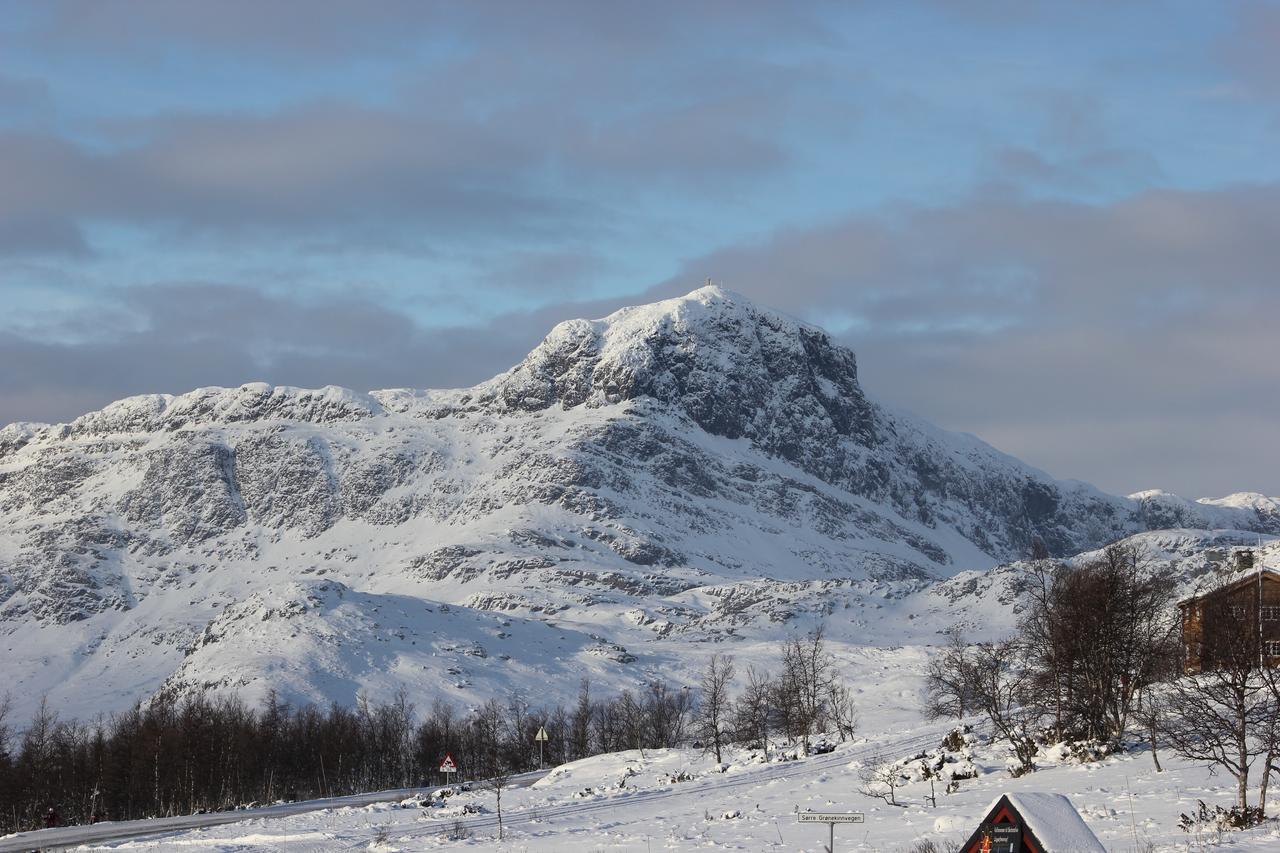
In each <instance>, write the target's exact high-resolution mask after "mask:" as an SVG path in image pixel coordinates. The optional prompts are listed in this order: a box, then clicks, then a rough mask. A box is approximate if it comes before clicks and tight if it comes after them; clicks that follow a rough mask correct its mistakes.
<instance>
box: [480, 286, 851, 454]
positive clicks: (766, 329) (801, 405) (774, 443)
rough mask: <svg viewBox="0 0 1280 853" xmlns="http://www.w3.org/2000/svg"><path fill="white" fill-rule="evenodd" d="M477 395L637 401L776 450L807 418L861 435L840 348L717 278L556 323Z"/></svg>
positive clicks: (786, 445)
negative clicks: (594, 316)
mask: <svg viewBox="0 0 1280 853" xmlns="http://www.w3.org/2000/svg"><path fill="white" fill-rule="evenodd" d="M478 390H479V392H480V398H481V400H482V401H486V402H490V403H492V404H494V405H496V406H497V407H499V408H500V409H503V410H525V411H537V410H541V409H546V408H550V407H552V406H556V405H559V406H561V407H563V408H566V409H568V408H573V407H576V406H580V405H587V406H606V405H613V404H618V403H625V402H629V401H632V400H638V399H640V398H648V399H652V400H656V401H659V402H663V403H668V404H671V405H673V406H675V407H676V408H677V409H679V410H682V411H683V413H684V414H686V415H688V416H689V417H690V418H692V419H693V420H694V421H695V422H696V423H697V424H698V425H699V426H701V427H702V428H703V429H705V430H706V431H707V432H710V433H713V434H716V435H723V436H726V437H729V438H739V437H747V438H752V439H755V440H757V441H759V442H760V443H762V444H764V445H765V446H767V447H770V448H771V449H772V450H774V451H776V452H778V453H780V454H781V455H783V456H789V455H790V453H789V452H788V451H789V450H794V447H793V445H794V443H795V442H797V441H800V440H801V436H802V435H807V436H809V438H812V437H813V430H814V427H815V425H817V427H818V431H819V432H820V433H824V434H825V433H827V432H830V433H833V434H841V435H849V434H851V433H859V434H862V435H864V437H865V436H866V435H868V434H869V432H870V430H871V423H870V422H871V407H870V404H869V403H868V402H867V401H866V399H865V397H864V396H863V393H862V389H861V388H860V387H859V385H858V378H857V361H856V359H855V357H854V354H853V352H852V351H851V350H849V349H847V348H845V347H842V346H839V345H837V344H836V343H834V342H833V341H832V340H831V338H830V336H828V335H827V333H826V332H824V331H823V330H821V329H819V328H817V327H814V326H810V325H808V324H806V323H802V322H800V321H799V320H795V319H793V318H791V317H787V316H786V315H784V314H781V313H778V312H775V311H770V310H768V309H763V308H760V307H758V306H756V305H755V303H753V302H752V301H751V300H750V299H748V298H747V297H745V296H742V295H741V294H738V293H734V292H733V291H731V290H727V289H725V288H722V287H720V286H718V285H707V286H705V287H700V288H698V289H697V290H694V291H692V292H691V293H688V294H686V295H685V296H681V297H677V298H675V299H666V300H663V301H660V302H655V303H652V304H649V305H639V306H635V307H631V308H623V309H621V310H618V311H615V312H614V313H612V314H610V315H609V316H607V317H605V318H603V319H599V320H569V321H567V322H564V323H560V324H559V325H557V326H556V327H555V328H554V329H552V330H551V333H550V334H549V335H547V337H546V338H545V339H544V340H543V341H542V343H541V344H539V345H538V346H537V347H536V348H535V349H534V350H533V352H531V353H530V354H529V355H528V357H527V358H525V360H524V361H523V362H522V363H521V364H519V365H517V366H516V367H515V368H513V369H512V370H510V371H508V372H507V373H505V374H503V375H501V376H499V377H496V378H495V379H494V380H492V381H491V382H489V383H486V384H485V385H484V386H481V388H480V389H478ZM766 435H767V436H768V437H769V438H768V440H765V439H766ZM819 440H821V439H819Z"/></svg>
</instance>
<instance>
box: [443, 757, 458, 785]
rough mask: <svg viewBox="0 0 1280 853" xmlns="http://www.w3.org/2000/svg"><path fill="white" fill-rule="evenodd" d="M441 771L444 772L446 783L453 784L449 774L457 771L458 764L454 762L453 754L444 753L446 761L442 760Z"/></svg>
mask: <svg viewBox="0 0 1280 853" xmlns="http://www.w3.org/2000/svg"><path fill="white" fill-rule="evenodd" d="M440 772H441V773H443V774H444V783H445V784H446V785H452V784H453V783H452V782H450V781H449V774H450V773H457V772H458V765H457V764H455V763H454V761H453V756H452V755H450V754H449V753H447V752H446V753H445V754H444V761H441V762H440Z"/></svg>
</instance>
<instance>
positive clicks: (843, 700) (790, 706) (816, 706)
mask: <svg viewBox="0 0 1280 853" xmlns="http://www.w3.org/2000/svg"><path fill="white" fill-rule="evenodd" d="M824 634H825V626H823V625H822V624H819V625H818V626H817V627H815V628H814V629H813V630H812V631H810V632H809V633H808V634H807V635H806V636H805V637H803V638H801V637H792V638H790V639H788V640H786V641H785V642H784V643H783V645H782V674H781V675H780V676H779V677H778V681H777V683H776V684H775V686H774V691H773V694H774V696H773V700H774V701H773V705H774V709H775V712H776V713H778V714H779V717H780V721H782V722H783V724H784V728H785V731H786V733H787V736H788V737H795V736H797V735H798V736H799V737H800V739H801V740H802V741H803V743H804V747H805V749H806V750H807V749H808V748H809V736H810V735H811V734H813V733H814V732H815V731H820V730H823V729H825V728H826V727H827V726H828V724H830V723H832V722H836V724H837V728H839V729H840V730H841V732H840V733H841V737H844V736H845V733H846V732H848V731H852V726H853V724H854V722H855V720H856V715H855V714H854V710H853V702H852V699H851V697H850V695H849V693H848V691H847V690H846V689H844V685H843V683H842V682H841V681H840V678H839V675H838V673H837V670H836V660H835V656H834V655H832V654H831V652H829V651H828V650H827V645H826V641H825V639H824ZM836 702H838V703H839V704H840V711H839V714H838V715H835V716H838V717H839V718H840V719H839V721H838V722H837V720H836V719H835V716H833V704H834V703H836Z"/></svg>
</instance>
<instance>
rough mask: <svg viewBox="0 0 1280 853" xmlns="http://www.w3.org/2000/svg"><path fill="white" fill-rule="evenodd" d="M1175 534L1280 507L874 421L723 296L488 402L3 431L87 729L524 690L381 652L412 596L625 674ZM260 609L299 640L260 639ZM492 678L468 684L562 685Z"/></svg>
mask: <svg viewBox="0 0 1280 853" xmlns="http://www.w3.org/2000/svg"><path fill="white" fill-rule="evenodd" d="M1246 498H1247V499H1246ZM1174 524H1176V525H1177V526H1182V527H1191V526H1194V527H1219V528H1241V529H1249V530H1260V531H1270V532H1280V507H1278V505H1277V502H1276V501H1274V500H1272V499H1268V498H1264V497H1262V496H1243V497H1240V496H1238V497H1237V498H1235V499H1228V500H1224V501H1221V502H1217V503H1203V502H1198V503H1193V502H1188V501H1183V500H1181V499H1179V498H1176V497H1174V496H1171V495H1164V494H1163V493H1144V494H1142V495H1137V496H1133V497H1131V498H1120V497H1112V496H1108V495H1104V494H1102V493H1100V492H1098V491H1097V490H1095V489H1093V488H1091V487H1088V486H1086V485H1082V484H1075V483H1070V484H1068V483H1061V482H1057V481H1054V480H1052V479H1051V478H1049V477H1048V476H1046V475H1045V474H1043V473H1041V472H1039V471H1036V470H1034V469H1031V468H1029V467H1027V466H1025V465H1023V464H1021V463H1019V462H1018V461H1017V460H1014V459H1011V458H1010V457H1007V456H1005V455H1003V454H1000V453H998V452H997V451H995V450H993V449H991V448H990V447H988V446H986V445H984V444H982V443H981V442H979V441H977V440H976V439H973V438H971V437H966V436H957V435H953V434H948V433H945V432H942V431H940V430H937V429H935V428H933V427H931V426H929V425H928V424H925V423H922V422H919V421H917V420H914V419H911V418H907V417H904V416H901V415H897V414H894V413H892V412H890V411H888V410H886V409H884V408H882V407H881V406H879V405H877V404H876V403H874V402H872V401H870V400H869V399H868V398H867V397H866V396H865V395H864V393H863V392H862V389H861V387H860V386H859V384H858V377H857V365H856V360H855V358H854V355H853V353H852V352H850V351H849V350H847V349H844V348H842V347H840V346H838V345H836V344H835V343H834V342H832V341H831V339H830V338H829V337H828V336H827V335H826V334H825V333H824V332H823V331H821V330H820V329H816V328H814V327H811V326H808V325H805V324H802V323H799V322H797V321H794V320H791V319H789V318H787V317H784V316H782V315H779V314H776V313H773V312H770V311H767V310H763V309H760V308H758V307H756V306H754V305H752V304H751V303H750V302H749V301H747V300H745V299H743V298H741V297H739V296H736V295H734V294H731V293H728V292H726V291H722V290H720V289H718V288H703V289H701V290H698V291H695V292H693V293H691V294H689V295H688V296H686V297H683V298H681V299H677V300H670V301H667V302H662V303H657V304H655V305H649V306H642V307H638V308H631V309H625V310H623V311H620V312H618V313H616V314H614V315H611V316H610V317H608V318H605V319H603V320H596V321H585V320H575V321H570V322H567V323H562V324H560V325H559V326H557V327H556V328H555V329H554V330H553V331H552V332H551V334H550V335H548V337H547V338H546V340H545V341H543V343H542V344H540V345H539V346H538V347H537V348H536V349H535V350H534V351H533V352H532V353H530V355H529V356H528V357H527V358H526V359H525V360H524V361H523V362H522V363H521V364H520V365H518V366H516V367H515V368H513V369H512V370H511V371H508V372H507V373H505V374H503V375H501V376H498V377H495V378H494V379H492V380H490V381H489V382H486V383H484V384H482V385H480V386H477V387H476V388H471V389H465V390H459V391H425V392H419V391H406V390H397V391H380V392H373V393H370V394H367V395H365V394H357V393H354V392H351V391H346V390H344V389H338V388H325V389H320V390H316V391H308V390H300V389H294V388H273V387H270V386H266V385H261V384H255V385H245V386H242V387H240V388H234V389H222V388H214V389H201V390H198V391H194V392H191V393H189V394H184V395H182V396H179V397H171V396H166V395H151V396H145V397H137V398H132V399H129V400H124V401H121V402H119V403H115V404H113V405H111V406H108V407H107V408H106V409H103V410H102V411H100V412H95V413H92V414H88V415H85V416H84V417H82V418H79V419H77V420H76V421H75V422H73V423H71V424H68V425H59V426H40V425H31V424H17V425H11V426H10V427H6V428H5V429H4V430H0V648H3V649H5V650H6V655H5V659H4V660H5V662H4V664H3V665H2V667H3V670H2V674H3V675H4V676H6V678H7V679H8V680H9V681H10V682H11V683H15V684H16V686H18V687H19V688H20V689H21V690H22V691H23V692H24V693H25V694H27V695H33V696H38V695H39V694H40V693H41V692H43V691H49V690H53V691H55V697H56V695H57V694H56V691H57V690H61V689H65V690H66V693H67V695H71V694H72V693H75V695H77V696H78V697H80V698H82V699H84V701H85V702H87V703H88V707H91V708H94V707H102V706H103V704H104V703H105V704H106V705H108V706H110V705H112V704H115V705H119V704H123V703H127V702H129V701H133V700H136V699H137V698H139V697H141V696H144V695H146V694H147V693H149V692H151V691H153V690H155V689H157V688H158V687H159V686H160V685H161V684H162V683H164V682H165V681H166V679H169V685H168V686H169V688H170V689H184V688H190V687H192V686H199V685H206V686H223V687H229V686H233V685H235V686H238V687H239V688H242V689H246V690H248V691H250V692H252V691H254V690H265V689H266V687H268V686H271V685H272V683H274V682H280V683H286V684H290V685H295V686H296V690H295V693H296V695H297V696H298V697H304V698H316V697H331V698H337V699H340V700H347V701H349V700H350V698H351V697H352V696H353V695H354V691H355V690H356V689H359V688H360V687H361V686H362V685H369V684H381V683H383V682H385V681H386V680H387V679H388V678H389V677H390V676H389V675H388V674H389V673H399V674H400V675H399V676H397V677H401V676H402V677H403V678H404V679H407V681H408V686H410V687H411V688H412V689H417V690H419V691H420V692H423V693H430V692H432V691H433V690H437V689H439V686H440V685H451V687H450V688H449V689H451V690H456V691H463V695H471V694H468V693H467V692H466V691H479V692H475V693H474V696H472V698H480V697H481V696H482V694H483V693H484V691H489V693H490V694H491V693H492V690H493V689H495V688H494V687H493V685H494V684H496V683H498V682H500V681H501V679H497V681H495V680H494V677H491V675H492V673H490V674H489V675H486V676H485V677H480V675H479V674H478V673H477V672H473V673H472V675H471V676H468V677H464V678H459V677H458V676H457V675H456V674H452V673H450V672H449V668H450V667H452V668H458V667H459V666H461V664H459V663H458V662H456V661H454V662H452V663H447V664H446V663H445V660H446V657H447V656H445V655H443V653H441V654H438V655H437V654H431V655H426V656H424V654H423V649H421V648H418V647H417V645H416V641H415V640H414V639H413V637H409V638H408V639H403V638H402V639H403V642H401V641H397V642H396V643H394V644H392V647H390V650H386V649H384V650H383V652H379V653H378V654H373V653H372V652H370V654H368V655H365V656H363V657H362V656H361V655H360V654H359V653H358V649H356V647H357V646H362V645H368V644H369V643H373V642H376V641H375V640H372V639H368V638H369V637H375V636H377V634H378V629H377V627H376V626H377V625H378V624H379V623H378V619H377V618H376V616H374V615H373V614H374V613H376V612H378V609H379V607H381V606H383V605H382V604H380V602H387V601H390V602H394V607H395V608H396V609H397V610H398V612H401V613H403V614H407V615H404V616H403V617H402V618H401V621H404V622H405V624H411V625H413V626H417V627H415V628H413V629H412V631H410V633H412V632H413V631H423V630H427V629H426V628H424V627H423V626H424V625H428V624H434V623H433V620H434V621H440V620H441V619H443V618H444V617H441V616H439V615H438V614H439V613H441V612H446V613H447V612H450V611H448V610H444V611H441V610H440V608H441V607H446V608H447V607H452V608H454V612H455V613H457V612H462V613H467V614H473V615H474V619H472V618H471V616H468V617H467V618H466V619H462V620H460V621H459V620H456V619H455V620H454V621H455V622H457V623H458V624H459V625H463V624H471V622H473V621H474V622H475V623H476V624H481V623H484V624H486V625H487V624H488V623H487V622H486V621H485V620H486V619H487V618H488V617H486V616H485V615H484V614H495V615H496V616H498V617H501V618H502V619H517V620H522V621H521V623H520V624H532V623H547V624H549V625H554V626H560V629H562V630H563V631H571V632H572V633H571V634H565V637H585V638H586V639H582V640H569V639H565V638H564V637H561V638H560V639H555V638H551V637H550V635H548V638H546V639H545V643H544V644H545V647H546V648H547V649H556V650H557V651H556V654H558V655H559V657H558V658H557V660H562V661H564V662H566V663H565V665H566V667H567V668H568V669H570V670H573V671H581V672H582V673H586V674H591V675H593V676H594V677H595V678H596V679H597V680H599V681H603V682H605V683H619V684H630V683H635V682H637V681H641V680H643V679H645V678H648V677H653V676H656V675H659V674H667V673H670V672H671V671H672V667H673V666H677V668H678V661H679V660H680V659H682V654H683V650H684V649H686V648H687V644H688V643H690V642H693V641H705V640H708V639H713V640H714V639H719V640H725V639H726V638H729V639H730V640H733V641H739V640H738V639H735V638H741V640H740V641H742V642H749V641H751V640H753V639H767V638H769V637H772V636H773V635H774V634H776V633H777V632H779V631H786V630H790V627H789V626H791V625H792V624H793V622H794V621H795V619H796V618H797V617H802V616H805V615H806V614H809V615H812V614H814V613H820V612H831V611H832V610H833V608H835V607H836V606H837V605H838V604H840V603H843V605H844V606H848V605H849V604H850V603H851V602H852V603H854V604H857V603H862V602H866V601H868V600H871V599H883V598H885V597H886V596H887V597H890V598H893V597H900V596H903V595H907V594H910V593H911V592H913V591H916V590H919V589H922V588H924V587H926V586H928V585H930V584H931V583H933V582H934V581H935V580H937V579H939V578H943V577H947V576H950V575H952V574H954V573H956V572H958V571H961V570H966V569H980V568H985V567H989V566H991V565H994V564H995V563H997V562H1000V561H1003V560H1008V559H1012V558H1016V557H1018V556H1021V555H1023V554H1024V553H1025V552H1026V550H1027V548H1028V546H1029V544H1030V542H1031V541H1032V538H1033V537H1040V538H1041V539H1043V540H1044V541H1045V543H1047V545H1048V546H1049V548H1050V549H1051V550H1052V551H1054V552H1055V553H1059V554H1072V553H1076V552H1078V551H1083V550H1086V549H1088V548H1092V547H1097V546H1098V545H1101V544H1103V543H1104V542H1106V541H1109V540H1111V539H1114V538H1117V537H1119V536H1122V535H1126V534H1130V533H1134V532H1137V531H1140V530H1145V529H1149V528H1153V527H1163V526H1173V525H1174ZM316 584H320V586H316ZM317 590H320V591H321V592H323V593H324V594H323V595H319V593H317V592H316V591H317ZM317 595H319V599H317V598H316V596H317ZM335 596H336V597H337V598H335ZM313 599H315V600H323V601H330V600H333V601H336V600H337V599H341V600H342V601H341V603H339V604H334V605H333V606H329V605H325V606H319V605H314V602H313ZM414 601H420V602H423V604H422V607H423V608H427V609H426V610H423V611H420V612H410V611H412V610H413V607H414V606H413V604H412V602H414ZM309 602H311V603H309ZM299 608H300V609H299ZM459 608H461V610H459ZM295 611H296V612H297V613H298V614H305V615H299V616H298V618H291V619H284V618H283V617H281V616H280V614H283V613H291V612H295ZM428 612H429V613H431V614H437V615H435V616H428V615H426V614H427V613H428ZM261 613H269V614H270V615H269V616H268V617H264V619H266V620H268V621H272V620H279V619H283V621H279V625H280V627H279V629H278V630H277V631H274V632H271V631H268V632H266V633H262V632H256V631H251V630H250V626H252V625H254V624H256V622H255V618H256V617H254V618H250V617H249V616H246V614H261ZM450 618H451V619H452V618H453V617H450ZM343 619H346V620H348V621H349V622H350V624H352V625H359V626H360V627H359V631H358V632H357V633H358V634H359V636H361V637H365V638H366V639H365V640H361V641H359V642H355V643H354V645H353V641H351V640H350V638H348V639H347V640H345V641H344V642H343V648H344V649H345V650H346V651H345V652H344V656H343V657H342V673H343V675H342V677H341V678H338V677H336V676H333V675H332V673H330V674H329V675H326V674H325V671H324V665H323V663H317V661H321V662H323V661H324V660H327V659H328V658H327V657H326V656H325V655H324V654H320V653H319V652H317V651H316V649H322V648H326V647H328V644H330V643H331V640H328V639H325V638H326V637H332V636H334V634H333V631H332V630H330V629H331V628H332V625H333V624H337V623H336V622H334V620H338V621H341V620H343ZM424 620H425V621H424ZM258 621H262V620H258ZM273 624H274V621H273ZM325 626H328V627H325ZM371 626H373V627H371ZM459 630H463V629H459ZM486 630H488V629H486ZM522 630H524V631H526V632H527V633H529V634H530V636H538V637H542V635H541V634H539V633H537V630H536V629H534V628H525V629H522ZM554 630H556V629H553V628H548V631H554ZM406 636H408V635H406ZM559 636H560V635H559V634H557V635H556V637H559ZM260 637H270V638H272V639H270V641H269V642H270V643H271V644H272V646H273V647H277V646H279V645H280V643H281V642H282V640H281V638H282V637H284V638H288V639H294V640H297V642H298V643H299V644H300V645H299V646H298V649H299V651H298V653H297V654H296V655H293V656H292V658H290V657H289V655H285V656H284V657H285V658H289V659H292V660H294V661H295V663H296V666H297V668H298V670H297V671H293V672H292V674H290V675H288V677H285V676H284V675H282V673H281V668H280V666H278V665H276V664H271V665H270V666H268V664H267V663H264V661H266V660H268V657H267V656H264V655H260V654H257V653H255V652H254V651H253V650H254V648H255V643H257V642H259V640H258V639H255V638H260ZM854 639H856V638H854ZM471 640H474V641H476V642H480V640H478V639H476V638H474V637H473V638H470V640H468V641H471ZM553 640H554V641H553ZM562 640H563V642H561V641H562ZM262 642H266V641H262ZM539 642H544V640H539ZM637 644H642V645H643V646H644V649H645V650H640V649H639V648H638V647H637ZM287 645H288V644H286V646H287ZM433 648H434V647H433ZM628 649H630V650H631V651H628ZM602 650H603V651H602ZM619 650H620V651H619ZM548 653H550V652H548ZM694 657H696V655H695V656H694ZM271 659H272V660H274V659H275V658H271ZM483 660H484V661H486V662H485V663H484V664H477V663H476V660H473V659H470V658H469V659H468V661H469V663H468V666H469V667H470V668H471V669H472V670H475V668H476V667H477V666H481V667H487V668H495V667H496V669H495V670H494V671H495V672H506V673H508V674H509V676H510V678H509V679H508V682H509V684H510V685H511V686H514V687H519V686H520V685H521V684H523V683H524V682H523V681H521V679H522V678H523V679H525V680H526V681H528V682H529V683H530V684H537V683H538V676H537V675H536V670H529V671H527V672H526V671H525V670H521V669H520V668H519V667H517V666H515V665H514V664H510V662H509V661H507V662H503V661H501V660H500V659H498V658H497V657H496V656H486V657H485V658H484V659H483ZM303 661H307V662H309V663H305V664H304V663H302V662H303ZM673 661H674V662H675V663H673ZM436 664H439V666H436ZM508 664H510V665H508ZM437 670H439V671H437ZM485 671H486V672H488V670H487V669H486V670H485ZM521 672H525V674H524V675H521V674H520V673H521ZM228 673H234V677H232V676H231V675H228ZM308 673H310V674H308ZM68 679H74V683H75V688H74V690H72V689H70V688H59V687H58V686H57V685H59V684H60V683H64V682H66V681H67V680H68ZM462 681H466V682H467V685H466V686H463V687H458V686H457V685H458V684H460V683H461V682H462ZM504 683H506V682H504ZM291 689H293V688H291Z"/></svg>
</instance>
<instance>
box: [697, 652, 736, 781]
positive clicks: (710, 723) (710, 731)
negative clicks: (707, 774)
mask: <svg viewBox="0 0 1280 853" xmlns="http://www.w3.org/2000/svg"><path fill="white" fill-rule="evenodd" d="M733 676H734V666H733V658H732V657H731V656H729V655H722V654H718V653H717V654H713V655H712V656H711V660H709V661H707V667H706V669H704V670H703V671H702V678H701V679H700V683H699V689H700V691H701V702H700V703H699V705H698V710H697V715H696V717H695V718H694V724H695V728H696V731H697V733H698V738H699V740H701V741H702V744H703V748H704V749H707V750H710V751H713V752H714V753H715V755H716V763H719V762H720V760H721V756H720V752H721V747H722V746H723V745H724V744H725V742H726V741H727V740H728V735H727V729H728V725H727V724H728V720H729V712H730V708H731V706H730V701H729V685H730V683H731V682H732V681H733Z"/></svg>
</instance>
